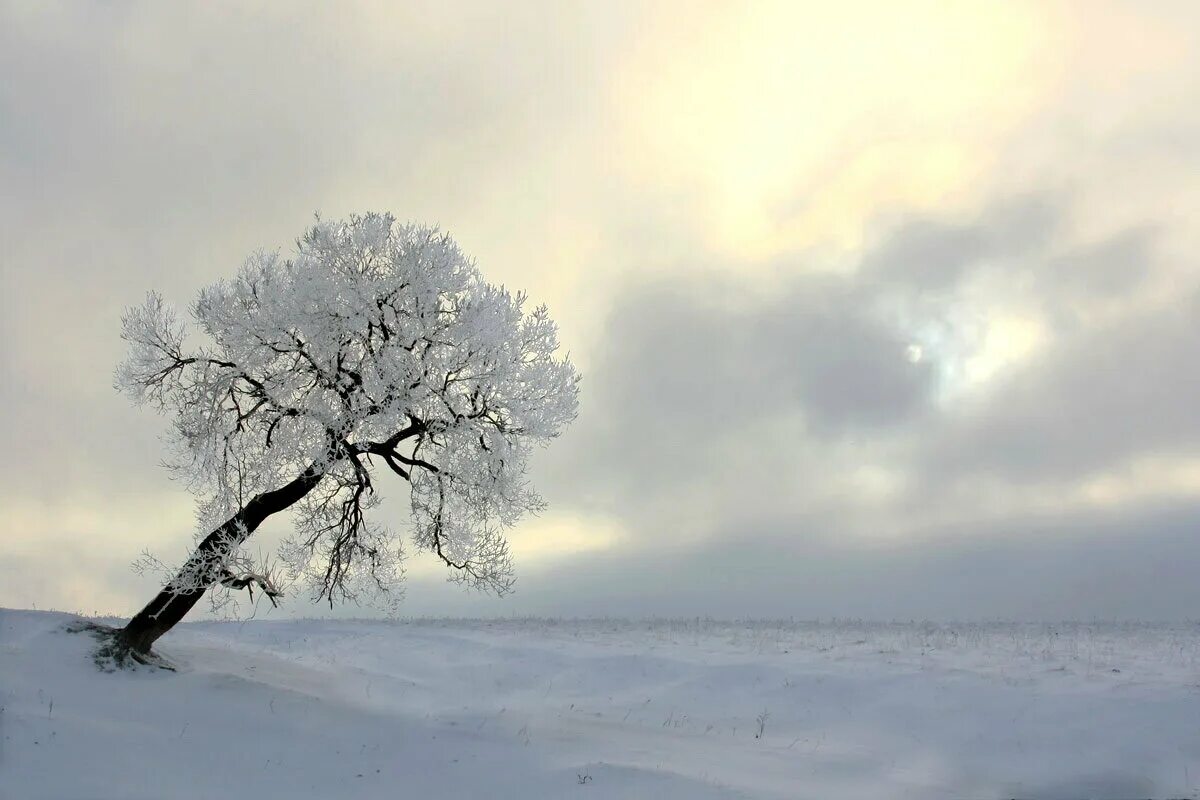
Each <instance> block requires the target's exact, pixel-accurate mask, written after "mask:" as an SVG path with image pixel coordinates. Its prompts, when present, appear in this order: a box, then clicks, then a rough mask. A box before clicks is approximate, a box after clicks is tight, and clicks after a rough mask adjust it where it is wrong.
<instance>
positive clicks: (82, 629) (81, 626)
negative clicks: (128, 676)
mask: <svg viewBox="0 0 1200 800" xmlns="http://www.w3.org/2000/svg"><path fill="white" fill-rule="evenodd" d="M66 630H67V632H68V633H86V634H88V635H90V636H91V637H92V638H93V639H95V640H96V642H97V646H96V649H95V650H94V651H93V652H92V661H93V663H95V665H96V668H97V669H99V670H101V671H102V672H116V671H117V670H119V669H140V668H143V667H146V668H149V669H164V670H169V671H171V672H174V671H175V665H174V664H172V663H171V662H170V661H168V660H167V659H165V658H163V657H162V656H160V655H158V654H157V653H155V652H154V651H153V650H148V651H146V652H142V651H140V650H137V649H135V648H133V647H130V646H129V644H128V642H126V641H125V637H124V636H123V635H122V630H121V629H120V628H112V627H109V626H108V625H101V624H99V623H97V622H90V621H88V620H80V621H78V622H72V623H69V624H68V625H67V626H66Z"/></svg>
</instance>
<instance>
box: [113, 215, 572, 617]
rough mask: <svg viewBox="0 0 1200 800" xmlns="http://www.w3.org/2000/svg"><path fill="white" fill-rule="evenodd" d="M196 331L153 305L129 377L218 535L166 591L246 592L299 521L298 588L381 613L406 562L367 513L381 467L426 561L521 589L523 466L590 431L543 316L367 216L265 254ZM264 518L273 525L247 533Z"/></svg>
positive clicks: (427, 242)
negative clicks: (398, 491)
mask: <svg viewBox="0 0 1200 800" xmlns="http://www.w3.org/2000/svg"><path fill="white" fill-rule="evenodd" d="M191 315H192V317H193V318H194V321H195V323H196V326H197V327H198V328H199V331H198V333H199V334H200V335H199V336H194V335H192V334H190V333H189V331H188V329H187V326H185V325H184V324H183V323H182V322H181V321H180V319H179V316H178V315H177V313H176V312H175V311H174V310H173V309H172V308H171V307H170V306H169V305H168V304H166V303H165V302H164V301H163V299H162V297H160V296H159V295H158V294H154V293H151V294H150V295H149V296H148V297H147V299H146V301H145V303H144V304H142V305H141V306H138V307H135V308H132V309H129V310H128V311H127V312H126V314H125V317H124V319H123V334H122V335H123V338H124V339H125V340H126V341H127V342H128V343H129V351H128V356H127V358H126V359H125V361H124V362H123V363H122V364H121V365H120V367H119V368H118V370H117V373H116V384H117V386H118V387H119V388H120V389H122V390H123V391H125V392H127V393H128V394H129V395H131V396H132V397H133V398H134V399H135V400H137V401H139V402H145V403H149V404H152V405H153V406H155V407H156V408H158V409H159V410H160V411H162V412H164V413H166V414H169V415H170V416H171V418H172V423H173V424H172V426H171V433H170V440H171V451H172V452H171V455H170V457H169V459H168V466H169V467H170V468H171V469H172V470H173V471H174V472H175V473H176V474H177V475H178V476H180V477H181V478H183V479H184V480H186V482H187V485H188V486H189V487H190V488H191V489H192V490H193V491H194V492H195V493H196V494H197V495H198V497H199V500H200V511H199V517H200V523H201V525H200V533H201V535H203V534H204V533H205V532H207V531H209V530H212V529H220V526H222V525H223V524H224V526H225V527H224V530H225V531H226V532H225V534H223V536H222V537H221V540H220V541H219V542H218V546H216V547H213V548H209V551H208V552H207V553H205V554H201V553H200V551H199V550H198V551H197V555H193V557H192V558H191V559H189V561H188V564H187V565H185V567H184V568H183V569H181V570H180V571H179V572H178V573H177V574H176V575H175V577H174V578H173V584H172V586H169V587H168V588H173V589H174V590H175V591H185V590H187V591H195V590H197V589H200V590H203V589H204V588H206V587H208V586H210V585H212V584H213V583H214V582H218V581H222V580H224V581H225V585H226V586H238V585H239V583H238V582H239V576H244V577H242V578H240V581H241V584H242V585H245V584H246V583H247V582H248V581H251V580H252V579H253V578H255V577H256V573H255V572H254V571H252V570H250V568H249V567H248V565H247V562H246V557H245V555H244V554H243V552H242V547H243V543H244V540H245V538H246V536H248V535H249V533H250V532H252V530H253V528H254V527H256V526H257V524H258V523H259V522H260V521H261V520H260V519H258V516H265V515H267V514H270V513H272V510H271V509H275V508H276V507H277V506H281V505H287V506H290V507H291V509H292V510H293V512H294V518H295V528H294V532H293V533H292V535H291V536H290V537H288V538H287V539H286V540H285V542H284V543H283V544H282V545H281V546H280V547H279V549H278V553H277V556H278V558H279V559H280V561H281V562H282V564H283V567H284V570H285V572H286V574H287V575H288V576H289V577H290V578H293V579H300V580H302V581H303V582H304V583H306V584H307V585H308V586H310V587H311V588H312V590H313V594H314V595H315V596H316V597H319V598H325V599H327V600H329V601H330V602H332V601H333V600H334V599H335V598H337V599H353V600H359V599H368V600H369V599H371V598H372V597H374V596H378V595H381V594H382V595H383V596H386V595H387V593H388V591H389V590H390V589H391V588H392V587H394V586H395V584H396V583H397V582H398V581H399V579H400V578H401V576H402V568H401V558H402V548H401V537H399V536H398V535H397V533H396V532H395V531H393V530H391V529H390V528H389V527H388V526H387V525H386V524H384V522H382V521H379V520H377V519H375V516H377V514H372V513H371V512H372V509H373V508H375V506H376V505H377V504H378V503H379V500H380V495H379V494H378V493H377V488H378V487H377V481H376V479H377V473H378V472H379V470H380V468H381V467H382V468H385V469H386V472H390V473H392V474H393V475H395V476H396V477H398V478H399V479H400V480H402V481H403V482H405V483H407V486H408V492H409V503H408V508H409V511H410V519H409V520H408V525H407V527H408V528H409V529H410V531H411V539H412V542H413V543H414V544H415V546H416V547H417V548H419V549H423V550H427V551H430V552H432V553H434V554H436V556H437V557H438V558H440V559H441V561H442V562H444V563H445V565H446V566H447V567H449V568H450V571H451V575H452V577H454V578H455V579H457V580H460V581H463V582H465V583H467V584H470V585H472V586H476V587H481V588H486V589H490V590H494V591H497V592H505V591H507V590H509V589H510V588H511V586H512V581H513V577H512V560H511V558H510V555H509V550H508V545H507V543H506V539H505V536H504V531H505V529H506V528H507V527H509V526H511V525H512V524H513V523H514V522H515V521H516V520H517V519H518V518H519V517H521V515H522V514H524V513H526V512H530V511H537V510H539V509H541V508H542V507H543V501H542V500H541V498H540V497H539V496H538V494H537V493H536V492H535V491H534V489H533V488H532V487H531V486H530V484H529V482H528V480H527V475H526V472H527V464H528V458H529V455H530V452H531V450H532V448H533V447H534V446H535V445H538V444H543V443H545V442H547V441H549V440H551V439H553V438H555V437H556V436H558V434H559V432H560V431H561V430H562V429H563V428H564V426H566V425H567V424H568V423H570V422H571V420H573V419H574V417H575V415H576V411H577V395H578V382H579V376H578V374H577V373H576V370H575V368H574V366H573V365H572V364H571V362H570V360H569V358H568V357H566V356H560V355H559V354H558V350H559V341H558V333H557V327H556V325H555V323H554V322H553V321H552V320H551V319H550V316H549V314H548V312H547V310H546V307H545V306H538V307H536V308H534V309H532V310H527V299H526V295H525V294H523V293H513V292H510V291H508V290H507V289H505V288H504V287H502V286H495V285H492V284H490V283H488V282H486V281H485V280H484V279H483V277H482V276H481V275H480V273H479V270H478V269H477V268H476V266H475V263H474V262H473V261H472V260H471V259H470V258H468V257H467V256H466V255H464V254H463V252H462V251H461V250H460V249H459V247H458V245H457V244H456V243H455V242H454V240H453V239H451V237H450V236H449V235H447V234H445V233H442V232H440V231H438V230H437V229H436V228H431V227H426V226H422V225H416V224H403V223H399V222H397V221H396V219H395V218H393V217H392V216H391V215H388V214H364V215H361V216H351V217H349V218H348V219H346V220H343V221H322V220H318V221H317V223H316V224H315V225H313V226H312V227H311V228H310V229H309V230H308V231H306V232H305V233H304V235H303V236H302V237H301V238H300V239H299V240H298V242H297V248H296V251H295V252H294V254H292V255H290V256H288V257H284V256H283V255H281V254H279V253H277V252H259V253H256V254H255V255H253V256H251V257H250V258H249V259H248V260H247V261H246V263H245V265H244V266H243V267H242V269H241V271H240V273H239V274H238V276H237V277H236V278H234V279H233V280H231V281H221V282H219V283H216V284H214V285H212V286H210V287H208V288H207V289H204V290H203V291H202V292H201V293H200V295H199V298H198V299H197V301H196V302H195V304H194V305H193V307H192V309H191ZM281 487H283V488H281ZM285 489H286V490H287V492H288V493H287V494H286V497H285V496H284V494H281V492H285ZM272 493H274V494H272ZM264 498H267V500H264ZM268 500H272V502H273V504H272V503H268ZM255 503H258V504H260V505H261V506H262V508H263V509H265V514H262V515H258V516H256V515H254V514H251V515H250V516H249V517H247V515H246V511H247V509H251V510H253V509H254V508H255ZM239 514H241V516H239ZM250 517H253V520H252V521H248V520H249V519H250ZM215 534H216V531H214V533H213V534H209V537H210V538H211V537H212V536H213V535H215Z"/></svg>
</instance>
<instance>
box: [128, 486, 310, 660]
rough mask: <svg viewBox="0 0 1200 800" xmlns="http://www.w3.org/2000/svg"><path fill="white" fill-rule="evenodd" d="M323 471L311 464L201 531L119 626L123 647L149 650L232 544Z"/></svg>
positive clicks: (199, 593) (204, 586)
mask: <svg viewBox="0 0 1200 800" xmlns="http://www.w3.org/2000/svg"><path fill="white" fill-rule="evenodd" d="M323 474H324V472H323V470H320V469H318V468H317V467H316V465H314V466H311V467H309V468H308V469H307V470H305V471H304V474H303V475H301V476H300V477H299V478H296V479H295V480H293V481H291V482H290V483H288V484H287V485H285V486H282V487H280V488H278V489H273V490H271V491H269V492H263V493H262V494H259V495H255V496H254V497H253V498H252V499H251V500H250V502H248V503H247V504H246V505H245V507H243V508H242V510H241V511H239V512H238V513H236V514H234V515H233V516H232V517H230V518H229V519H228V520H226V522H225V523H224V524H223V525H221V526H220V527H219V528H217V529H216V530H214V531H213V532H212V533H210V534H208V536H205V537H204V539H203V540H202V541H201V542H200V544H199V545H198V546H197V547H196V550H195V552H193V553H192V555H191V556H190V557H189V558H188V560H187V562H186V563H185V564H184V565H183V567H181V568H180V570H179V573H178V575H176V577H175V579H174V580H172V581H171V582H170V583H168V584H167V585H166V586H164V587H163V589H162V591H160V592H159V593H158V595H157V596H156V597H155V598H154V599H153V600H151V601H150V602H149V603H147V604H146V607H145V608H143V609H142V610H141V611H139V612H138V613H137V615H136V616H134V617H133V619H131V620H129V623H128V624H127V625H126V626H125V627H124V628H123V629H122V630H121V632H120V634H119V641H120V644H121V646H122V647H124V648H127V649H128V650H130V651H132V652H134V653H136V654H139V655H149V654H150V648H151V646H152V645H153V644H154V643H155V642H156V641H158V639H159V637H160V636H162V635H163V634H164V633H166V632H167V631H169V630H171V628H173V627H175V625H176V624H177V623H178V622H179V621H180V620H182V619H183V618H184V616H186V615H187V613H188V612H189V611H191V610H192V606H194V605H196V603H197V602H198V601H199V600H200V598H201V597H203V596H204V593H205V592H206V591H208V588H209V587H210V586H212V585H213V584H214V583H215V582H216V581H217V579H218V578H219V577H220V565H221V563H222V557H223V555H224V554H225V553H227V552H229V547H230V545H231V544H232V545H234V546H236V545H240V544H241V543H242V542H244V541H245V540H246V539H247V538H249V536H250V534H252V533H254V531H255V530H256V529H257V528H258V526H259V525H261V524H262V523H263V521H264V520H265V519H266V518H267V517H269V516H271V515H272V514H274V513H276V512H278V511H283V510H284V509H285V508H288V507H289V506H291V505H292V504H294V503H296V502H297V501H299V500H300V499H301V498H302V497H304V496H305V495H306V494H308V493H309V492H310V491H312V488H313V487H314V486H316V485H317V483H319V482H320V480H321V477H322V475H323ZM177 587H178V588H177Z"/></svg>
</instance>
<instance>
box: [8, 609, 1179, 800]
mask: <svg viewBox="0 0 1200 800" xmlns="http://www.w3.org/2000/svg"><path fill="white" fill-rule="evenodd" d="M74 619H77V618H75V617H72V616H71V615H66V614H57V613H50V612H33V611H0V706H2V709H0V734H2V739H0V798H4V800H24V799H28V800H34V799H35V798H54V800H64V799H72V800H76V799H77V800H101V799H103V800H139V799H140V798H156V799H159V798H169V799H170V800H176V799H177V798H197V799H200V798H203V799H204V800H209V799H210V798H215V797H230V798H235V797H236V798H254V799H255V800H272V799H273V798H287V799H288V800H295V798H308V797H312V798H334V797H337V798H422V799H425V798H467V797H487V798H514V799H515V798H520V799H521V800H525V799H526V798H573V799H574V798H581V799H583V800H599V799H600V798H654V800H672V799H674V798H680V799H682V798H687V799H688V800H693V799H698V798H699V799H703V798H744V797H754V798H868V797H889V798H964V797H971V798H999V797H1036V798H1059V797H1061V798H1067V797H1070V798H1078V797H1109V798H1115V797H1124V798H1130V797H1196V796H1197V787H1198V785H1200V685H1198V684H1200V627H1198V626H1197V625H1194V624H1190V625H1189V624H1179V625H1169V626H1164V625H1154V626H1150V625H1133V624H1128V625H1125V624H1121V625H1104V624H1061V625H1042V624H1038V625H1032V624H963V625H954V624H937V625H934V624H929V623H903V624H899V623H892V624H877V623H861V622H839V623H829V622H826V623H812V622H790V621H783V622H716V621H710V620H703V619H700V620H687V621H681V620H669V621H668V620H658V621H648V622H636V621H620V620H584V621H554V620H537V619H533V620H524V619H522V620H490V621H489V620H414V621H403V622H381V621H335V620H330V621H311V620H303V621H287V622H264V621H254V622H249V623H232V622H218V623H209V622H204V623H192V624H185V625H182V626H180V627H179V628H178V629H177V630H175V631H173V632H172V633H170V634H168V636H167V637H165V638H164V639H163V640H162V641H161V642H160V650H161V652H162V653H163V655H165V656H166V657H167V658H169V659H170V660H171V662H173V663H174V664H175V665H176V666H177V668H178V670H177V671H176V672H167V671H163V670H151V669H138V670H133V671H118V672H112V673H104V672H101V671H99V670H97V669H96V667H95V666H94V665H93V663H92V661H91V658H90V651H91V650H92V649H93V647H94V642H93V641H92V639H91V638H90V637H89V636H88V635H86V634H78V633H67V632H64V630H63V627H64V624H65V623H68V622H70V621H72V620H74ZM764 712H765V716H763V715H764ZM759 718H762V719H763V722H762V736H761V737H757V736H756V734H757V733H758V731H759V722H758V720H759Z"/></svg>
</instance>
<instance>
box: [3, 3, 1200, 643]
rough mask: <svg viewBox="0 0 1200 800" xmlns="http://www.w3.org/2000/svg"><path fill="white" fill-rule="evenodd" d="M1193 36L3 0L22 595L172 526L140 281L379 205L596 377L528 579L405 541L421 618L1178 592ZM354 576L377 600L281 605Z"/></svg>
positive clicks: (1164, 23) (396, 514)
mask: <svg viewBox="0 0 1200 800" xmlns="http://www.w3.org/2000/svg"><path fill="white" fill-rule="evenodd" d="M1198 39H1200V8H1198V7H1197V6H1196V5H1195V4H1193V3H1187V2H1180V3H1169V2H1162V3H1134V2H1130V3H1105V2H1099V0H1097V2H1087V3H1083V2H1079V3H1069V2H1064V3H1021V2H1008V3H994V4H992V3H943V2H902V3H896V2H879V3H854V2H850V3H837V4H817V3H800V2H791V1H790V0H784V2H754V3H736V4H735V3H694V2H687V3H672V2H665V1H656V2H648V3H637V2H592V3H583V2H532V1H531V2H522V3H473V2H461V3H455V4H452V5H450V6H446V5H444V4H434V3H409V4H398V3H379V4H369V3H337V4H334V3H329V4H293V3H274V4H232V3H193V4H186V3H170V4H162V3H151V2H145V3H132V2H114V3H104V4H68V3H64V4H55V3H33V2H15V1H14V0H0V74H3V75H5V76H6V80H4V81H3V82H0V402H2V408H3V414H0V441H2V443H3V453H4V455H5V457H4V458H3V460H2V461H0V606H9V607H26V608H58V609H65V610H73V611H83V612H87V613H91V612H102V613H112V614H120V615H124V614H130V613H132V612H134V611H136V610H137V609H138V608H140V606H141V605H142V604H143V603H144V602H145V601H147V600H149V599H150V597H151V596H152V594H153V592H154V591H155V590H156V588H157V584H156V582H155V579H154V576H139V575H136V574H134V573H133V572H132V571H131V570H130V563H131V562H133V561H134V560H135V559H137V558H138V557H139V555H140V554H141V553H142V552H143V550H146V549H149V550H151V551H152V552H154V553H155V554H156V555H158V556H159V557H161V558H163V559H165V560H171V559H180V558H182V557H183V555H185V553H186V551H187V547H188V545H189V544H190V543H191V537H192V535H193V533H194V532H195V531H194V528H195V523H194V519H193V502H192V498H191V497H190V496H189V495H188V494H187V492H186V491H185V489H184V487H182V486H180V485H178V484H177V483H174V482H172V481H171V479H170V478H169V476H168V473H167V472H166V471H165V470H164V469H162V468H161V466H160V460H161V459H162V457H163V455H164V451H163V448H162V444H161V441H160V438H159V437H160V436H161V434H162V432H163V430H164V427H165V420H164V419H162V418H160V417H157V416H155V414H154V413H153V412H152V411H151V410H149V409H138V408H134V407H132V406H131V405H130V404H129V403H128V402H127V400H126V399H125V398H124V397H122V396H121V395H119V394H118V393H117V392H116V391H115V390H114V389H113V388H112V371H113V368H114V367H115V365H116V364H117V362H118V361H119V360H120V358H121V356H122V352H123V350H122V343H121V341H120V339H119V326H120V316H121V313H122V311H123V310H124V308H125V307H127V306H130V305H133V304H135V303H137V302H139V301H140V300H141V298H142V297H144V295H145V293H146V292H147V291H148V290H151V289H154V290H157V291H160V292H162V293H163V294H164V295H165V296H166V297H167V298H168V299H169V300H171V301H173V302H174V303H176V304H177V305H179V306H180V307H184V308H186V307H187V306H188V305H189V304H190V303H191V302H192V300H193V298H194V296H195V294H196V292H197V291H198V290H200V289H201V288H202V287H204V286H207V285H208V284H210V283H212V282H214V281H217V280H219V279H222V278H226V277H230V276H232V275H233V274H235V273H236V271H237V269H238V267H239V266H240V264H241V263H242V261H243V259H244V258H245V257H246V256H247V255H249V254H250V253H251V252H253V251H255V250H256V249H260V248H263V249H268V250H273V249H279V250H281V251H282V252H285V253H286V252H288V251H289V249H290V248H291V247H292V246H293V245H292V243H293V242H294V241H295V238H296V237H297V235H299V234H300V233H301V232H302V231H303V229H304V228H305V227H306V226H307V225H308V224H310V222H311V221H312V219H313V215H314V214H316V213H319V214H320V215H321V216H322V217H324V218H338V217H340V216H344V215H347V214H349V213H353V212H363V211H391V212H392V213H394V214H395V215H396V216H397V217H399V218H401V219H411V220H415V221H421V222H426V223H436V224H438V225H440V226H441V227H442V228H443V229H445V230H447V231H449V232H450V233H451V234H452V235H453V236H454V237H455V239H456V240H457V241H458V242H459V244H460V245H461V246H462V247H463V249H464V250H465V251H466V252H467V253H469V254H471V255H472V256H473V257H474V258H475V259H476V261H477V262H478V265H479V267H480V269H481V271H482V272H483V274H484V275H485V276H486V277H487V278H488V279H489V280H490V281H492V282H495V283H503V284H505V285H507V286H510V287H513V288H522V289H525V290H527V291H528V292H529V294H530V296H531V298H532V299H533V300H534V301H535V302H545V303H547V304H549V306H550V309H551V313H552V315H553V317H554V318H555V319H556V320H557V321H558V323H559V325H560V329H561V338H562V341H563V342H564V346H565V347H566V348H568V349H569V351H570V354H571V358H572V359H573V360H574V362H575V363H576V364H577V365H578V367H579V368H580V370H581V372H582V373H583V376H584V378H583V383H582V386H581V408H580V415H579V418H578V420H577V421H576V422H575V424H574V425H573V426H572V427H571V428H570V429H569V430H568V431H567V432H566V433H565V434H564V435H563V436H562V437H561V439H559V440H558V441H556V442H554V443H553V445H552V447H550V448H549V449H547V450H546V451H544V452H539V453H538V454H537V456H536V458H535V461H534V464H533V469H532V478H533V481H534V483H535V485H537V486H538V488H539V489H540V490H541V492H542V494H543V495H544V496H545V498H546V499H547V501H548V502H549V503H550V508H549V510H548V511H547V512H546V513H544V514H542V515H541V516H540V517H537V518H531V519H528V520H526V521H525V522H522V523H521V524H519V525H518V526H517V527H516V528H515V529H513V530H512V531H511V532H510V541H511V543H512V547H513V552H514V557H515V560H516V568H517V585H516V591H515V593H514V594H512V595H510V596H508V597H505V598H499V599H498V598H495V597H493V596H489V595H481V594H477V593H470V592H466V591H464V590H462V589H461V588H459V587H456V586H452V585H449V584H447V583H446V582H445V574H444V572H443V571H442V570H441V569H439V567H438V566H437V565H436V564H434V563H433V562H432V560H431V559H429V558H426V557H423V556H417V555H414V556H412V557H411V558H410V561H409V564H408V579H407V582H406V589H405V591H406V599H405V604H404V606H403V608H402V612H403V613H405V614H412V615H472V616H508V615H514V614H518V615H523V614H538V615H553V616H605V615H616V616H633V617H642V616H696V615H699V616H717V617H744V616H757V617H795V618H804V619H813V618H829V617H863V618H871V619H925V618H927V619H940V620H949V619H997V618H1002V619H1027V620H1060V619H1159V620H1167V619H1195V618H1198V617H1200V580H1197V570H1198V568H1200V411H1197V403H1196V400H1197V397H1198V395H1200V269H1198V265H1197V259H1196V253H1198V252H1200V249H1198V247H1197V245H1200V241H1198V240H1200V229H1198V228H1197V226H1196V225H1195V224H1194V220H1195V218H1196V216H1197V212H1200V104H1198V103H1197V102H1196V100H1197V98H1200V41H1197V40H1198ZM381 492H382V493H384V494H385V495H386V494H387V492H386V490H383V489H381ZM393 492H394V494H395V497H396V500H395V501H394V502H390V503H387V504H385V505H384V506H383V509H382V511H383V513H384V515H385V516H387V517H391V518H394V519H395V520H396V524H402V522H403V520H404V519H405V518H406V513H405V511H404V508H403V505H402V503H401V502H400V501H401V500H402V498H403V496H404V492H403V489H402V487H401V486H399V485H397V486H395V487H393ZM287 524H288V523H287V521H286V520H278V521H273V522H272V523H270V524H269V525H268V526H267V527H266V528H264V530H263V531H261V532H260V533H259V534H256V539H253V540H251V549H252V550H253V549H254V547H255V546H260V547H262V548H269V546H270V543H271V541H272V537H276V536H278V534H279V533H280V532H282V531H283V530H285V529H286V526H287ZM330 613H334V614H343V615H344V614H353V615H363V614H367V613H369V612H368V610H366V609H356V608H351V609H337V610H335V611H333V612H331V611H329V610H328V608H324V609H323V608H322V607H321V606H317V605H311V604H310V603H309V602H308V601H307V599H306V598H305V597H303V596H299V597H289V598H288V602H287V604H286V605H285V608H284V609H282V610H281V611H279V612H275V615H276V616H287V615H302V616H309V615H320V614H330Z"/></svg>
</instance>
